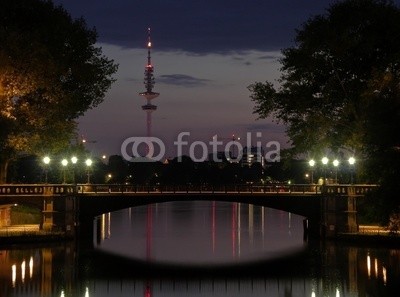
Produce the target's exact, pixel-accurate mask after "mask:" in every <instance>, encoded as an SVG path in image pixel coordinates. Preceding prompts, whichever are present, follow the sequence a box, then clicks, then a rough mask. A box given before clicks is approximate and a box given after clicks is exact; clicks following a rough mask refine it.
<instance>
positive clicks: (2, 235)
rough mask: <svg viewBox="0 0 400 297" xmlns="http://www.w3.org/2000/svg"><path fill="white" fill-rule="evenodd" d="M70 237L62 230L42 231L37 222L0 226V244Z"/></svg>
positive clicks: (47, 240)
mask: <svg viewBox="0 0 400 297" xmlns="http://www.w3.org/2000/svg"><path fill="white" fill-rule="evenodd" d="M69 239H72V238H71V237H70V236H67V235H66V233H65V232H62V231H43V230H40V229H39V225H37V224H25V225H16V226H7V227H2V228H0V245H3V244H6V245H9V244H24V243H46V242H54V241H60V240H61V241H62V240H69Z"/></svg>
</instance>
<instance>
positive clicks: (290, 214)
mask: <svg viewBox="0 0 400 297" xmlns="http://www.w3.org/2000/svg"><path fill="white" fill-rule="evenodd" d="M288 227H289V235H292V230H290V228H291V227H292V213H290V212H289V226H288Z"/></svg>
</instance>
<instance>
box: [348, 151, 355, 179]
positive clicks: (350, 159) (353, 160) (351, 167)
mask: <svg viewBox="0 0 400 297" xmlns="http://www.w3.org/2000/svg"><path fill="white" fill-rule="evenodd" d="M348 161H349V164H350V183H351V184H352V183H353V169H354V164H355V163H356V159H355V158H354V157H350V158H349V160H348Z"/></svg>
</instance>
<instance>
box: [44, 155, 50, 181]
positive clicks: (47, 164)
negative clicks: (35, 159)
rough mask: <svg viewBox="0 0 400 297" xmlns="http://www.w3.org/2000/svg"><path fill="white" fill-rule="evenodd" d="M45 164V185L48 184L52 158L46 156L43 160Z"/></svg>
mask: <svg viewBox="0 0 400 297" xmlns="http://www.w3.org/2000/svg"><path fill="white" fill-rule="evenodd" d="M43 163H44V174H45V183H46V184H47V171H48V169H49V168H48V166H49V164H50V157H48V156H45V157H44V158H43Z"/></svg>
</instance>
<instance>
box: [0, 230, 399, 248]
mask: <svg viewBox="0 0 400 297" xmlns="http://www.w3.org/2000/svg"><path fill="white" fill-rule="evenodd" d="M70 240H74V238H73V237H71V236H67V235H66V234H65V233H61V232H57V233H50V234H49V233H46V234H26V235H15V236H0V246H3V245H10V244H31V243H53V242H57V241H58V242H59V241H70ZM325 240H328V241H330V242H338V243H342V242H343V243H349V244H356V245H368V246H372V247H393V248H400V236H399V235H389V234H387V235H383V234H369V233H340V234H337V236H336V237H334V238H329V239H313V241H321V242H323V241H325Z"/></svg>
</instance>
